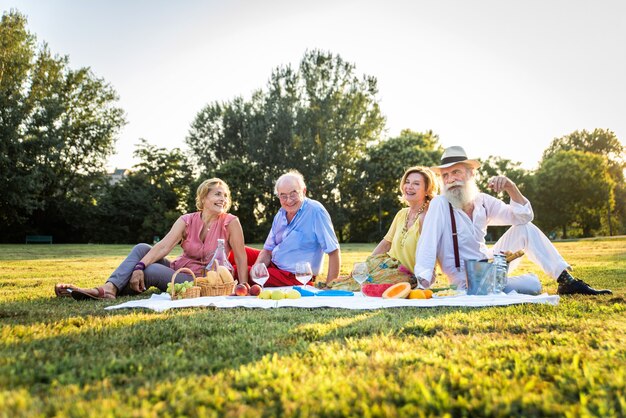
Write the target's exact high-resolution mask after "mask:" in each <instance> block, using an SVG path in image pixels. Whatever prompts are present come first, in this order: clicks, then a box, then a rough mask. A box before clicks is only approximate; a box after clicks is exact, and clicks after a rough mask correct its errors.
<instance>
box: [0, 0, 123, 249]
mask: <svg viewBox="0 0 626 418" xmlns="http://www.w3.org/2000/svg"><path fill="white" fill-rule="evenodd" d="M26 23H27V22H26V18H25V17H24V16H23V15H21V14H20V13H18V12H13V11H12V12H9V13H5V14H3V16H2V21H1V23H0V44H1V45H2V48H1V49H0V51H1V52H0V135H2V141H1V148H2V149H1V151H2V152H1V157H0V178H1V179H2V180H0V194H2V195H3V199H2V200H1V201H0V202H2V203H0V220H1V221H2V223H3V224H4V225H5V226H7V227H12V230H13V231H19V230H20V228H21V230H22V231H24V232H27V233H28V232H31V233H32V232H35V233H51V231H50V229H56V230H58V231H59V233H61V235H63V234H62V232H63V231H71V230H72V228H73V227H74V226H75V225H76V224H77V223H78V221H79V220H78V219H75V218H72V217H70V215H76V213H80V212H81V210H80V208H81V207H89V206H90V205H92V204H93V202H92V201H91V198H90V196H91V193H92V191H93V187H94V185H96V184H97V183H98V182H101V181H102V176H103V173H104V166H105V163H106V160H107V158H108V156H109V155H111V154H112V153H113V151H114V148H113V146H114V142H115V138H116V135H117V134H118V132H119V130H120V129H121V127H122V126H123V125H124V123H125V121H124V113H123V111H122V110H121V109H120V108H118V107H116V106H115V102H116V101H117V95H116V93H115V91H114V90H113V89H112V87H111V86H110V85H108V84H107V83H106V82H105V81H104V80H102V79H100V78H97V77H95V76H94V75H93V73H92V72H91V71H90V70H89V69H88V68H81V69H78V70H74V69H71V68H70V67H69V59H68V58H67V57H59V56H54V55H52V53H51V52H50V51H49V50H48V47H47V46H46V45H45V44H44V45H42V46H41V47H39V48H37V47H36V45H35V43H36V39H35V37H34V36H33V35H32V34H30V33H29V32H28V31H27V29H26ZM20 225H22V226H21V227H20ZM59 238H60V239H61V240H63V238H61V237H59ZM81 238H82V237H81Z"/></svg>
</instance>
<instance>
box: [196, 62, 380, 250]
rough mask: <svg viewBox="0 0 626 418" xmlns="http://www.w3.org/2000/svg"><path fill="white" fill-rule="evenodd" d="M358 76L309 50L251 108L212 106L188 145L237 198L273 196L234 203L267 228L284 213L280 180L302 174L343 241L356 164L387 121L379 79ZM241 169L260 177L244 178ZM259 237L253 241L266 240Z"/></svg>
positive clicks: (241, 103) (280, 71)
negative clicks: (276, 190) (276, 192)
mask: <svg viewBox="0 0 626 418" xmlns="http://www.w3.org/2000/svg"><path fill="white" fill-rule="evenodd" d="M355 72H356V71H355V67H354V65H353V64H351V63H348V62H346V61H344V60H343V59H342V58H341V57H339V56H336V55H333V54H331V53H326V52H322V51H308V52H306V53H305V55H304V57H303V59H302V61H301V62H300V64H299V66H298V67H297V68H292V67H291V66H290V65H287V66H283V67H278V68H276V69H275V70H274V71H273V72H272V75H271V77H270V79H269V82H268V84H267V87H266V89H265V90H259V91H257V92H255V93H254V94H253V96H252V98H251V99H250V101H245V100H243V99H242V98H236V99H234V100H233V101H232V102H227V103H211V104H209V105H207V106H206V107H205V108H204V109H202V111H201V112H199V114H198V115H197V117H196V119H195V121H194V122H193V124H192V128H191V130H190V133H189V136H188V138H187V144H188V145H189V147H190V148H191V149H192V151H193V153H194V154H195V155H196V156H201V158H198V159H197V161H198V163H199V164H200V165H201V166H202V168H203V172H204V174H205V175H207V176H208V175H211V174H213V173H217V172H219V173H221V174H222V176H223V177H225V178H224V180H225V181H226V182H227V183H229V185H230V186H231V188H232V189H233V192H234V194H235V195H236V196H237V198H238V199H243V198H244V195H243V194H241V195H240V194H239V192H237V191H236V190H237V189H242V190H250V189H257V188H258V189H262V190H265V191H266V192H264V193H260V194H258V195H257V196H252V195H251V194H248V195H246V196H247V197H246V199H248V200H247V201H246V202H243V201H239V200H237V201H235V204H236V206H238V207H242V208H243V207H245V208H249V209H250V208H251V209H252V213H254V214H255V217H256V216H258V219H256V221H257V223H258V224H260V225H263V226H268V225H269V222H270V221H271V218H272V217H273V214H274V212H275V210H276V209H277V208H278V202H276V199H275V197H274V196H273V195H272V193H271V191H272V190H273V183H274V181H275V180H276V178H277V177H278V176H279V175H280V174H282V173H283V172H285V171H286V170H289V169H297V170H299V171H300V172H301V173H302V174H303V175H304V177H305V180H306V182H307V186H308V187H307V188H308V190H309V192H310V195H311V196H313V197H314V198H316V199H318V200H320V201H321V202H322V203H323V204H324V205H325V206H326V208H327V209H328V211H329V212H330V214H331V216H332V218H333V222H334V224H335V227H336V228H337V230H338V231H339V232H340V234H341V231H343V230H345V229H346V227H347V224H348V223H349V214H348V212H347V210H348V208H349V206H350V202H349V201H348V200H347V198H346V196H344V194H345V190H344V189H343V185H344V184H346V183H347V182H349V181H350V179H352V178H354V176H355V173H356V171H355V164H354V162H355V161H358V160H359V159H361V158H363V156H364V155H365V151H366V145H367V144H368V143H372V142H374V141H375V140H376V139H378V137H379V135H380V133H381V132H382V129H383V126H384V122H385V119H384V117H383V116H382V114H381V112H380V109H379V107H378V102H377V98H376V95H377V93H378V89H377V84H376V79H375V78H374V77H371V76H362V77H359V76H357V75H356V74H355ZM235 161H236V163H235ZM242 164H244V165H246V166H247V168H248V169H249V170H250V172H251V173H252V174H255V175H258V176H259V177H258V178H249V177H248V178H247V179H243V178H242V177H243V176H241V170H242ZM231 170H232V178H231V175H230V174H231ZM242 179H243V180H244V181H243V182H242V183H239V181H241V180H242ZM253 231H254V232H253V234H254V235H253V238H254V239H262V236H259V235H256V230H253ZM266 233H267V229H265V230H264V232H263V235H265V234H266Z"/></svg>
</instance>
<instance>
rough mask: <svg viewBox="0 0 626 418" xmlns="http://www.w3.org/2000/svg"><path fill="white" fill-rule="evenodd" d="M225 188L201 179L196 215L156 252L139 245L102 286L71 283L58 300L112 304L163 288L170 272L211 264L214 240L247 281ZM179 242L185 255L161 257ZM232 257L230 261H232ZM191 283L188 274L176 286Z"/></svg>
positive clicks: (180, 223) (239, 233) (183, 220)
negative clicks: (111, 301) (108, 301)
mask: <svg viewBox="0 0 626 418" xmlns="http://www.w3.org/2000/svg"><path fill="white" fill-rule="evenodd" d="M230 203H231V200H230V190H229V188H228V185H227V184H226V183H225V182H223V181H222V180H220V179H218V178H213V179H209V180H205V181H204V182H203V183H202V184H201V185H200V186H199V187H198V190H197V192H196V207H197V208H198V212H194V213H188V214H186V215H182V216H181V217H180V218H178V220H177V221H176V222H175V223H174V225H173V226H172V229H171V230H170V232H168V234H167V235H166V236H165V237H164V238H163V239H162V240H161V241H159V242H158V243H157V244H156V245H155V246H154V247H152V246H150V245H148V244H137V245H136V246H135V247H134V248H133V249H132V251H131V253H130V254H129V255H128V257H126V259H125V260H124V261H123V262H122V264H120V265H119V267H118V268H117V269H115V271H114V272H113V273H112V274H111V276H110V277H109V279H108V280H107V282H106V283H105V284H104V285H103V286H100V287H96V288H93V289H83V288H79V287H76V286H74V285H71V284H62V283H61V284H57V285H56V286H55V288H54V290H55V293H56V295H57V296H59V297H62V296H71V297H72V298H74V299H77V300H83V299H115V298H116V297H117V295H129V294H131V295H133V294H138V293H141V292H143V291H145V290H146V289H148V288H150V287H152V286H154V287H157V288H159V289H160V290H162V291H165V290H166V289H167V285H168V283H169V282H170V281H171V279H172V275H173V274H174V271H176V270H178V269H179V268H181V267H187V268H189V269H190V270H191V271H193V272H194V274H196V276H198V275H202V270H203V268H204V267H205V266H206V265H207V264H208V263H209V261H211V258H212V256H213V253H214V252H215V249H216V248H217V240H218V239H223V240H224V243H225V249H226V254H228V253H229V252H231V251H232V255H231V259H232V258H234V261H235V264H236V265H237V266H242V268H238V269H236V271H237V276H238V279H239V282H240V283H247V282H248V268H247V266H248V262H247V258H246V251H245V245H244V237H243V229H242V228H241V223H240V222H239V219H238V218H237V217H236V216H234V215H231V214H229V213H228V209H229V208H230ZM178 243H180V246H181V247H182V249H183V254H182V255H181V256H180V257H178V258H176V259H175V260H174V261H169V260H168V259H166V258H165V257H166V256H167V255H168V254H169V253H170V252H171V251H172V249H173V248H174V247H175V246H176V245H177V244H178ZM232 256H234V257H232ZM188 280H193V278H192V277H191V275H187V274H182V273H180V274H178V275H177V276H176V282H184V281H188Z"/></svg>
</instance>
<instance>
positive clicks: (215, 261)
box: [206, 239, 233, 274]
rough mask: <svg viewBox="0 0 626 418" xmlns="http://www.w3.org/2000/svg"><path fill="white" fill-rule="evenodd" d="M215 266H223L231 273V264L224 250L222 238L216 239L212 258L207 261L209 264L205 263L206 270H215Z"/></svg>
mask: <svg viewBox="0 0 626 418" xmlns="http://www.w3.org/2000/svg"><path fill="white" fill-rule="evenodd" d="M217 266H224V267H226V268H227V269H228V271H230V274H233V265H232V264H230V261H228V257H227V256H226V250H225V249H224V240H223V239H218V240H217V248H216V249H215V253H214V254H213V258H211V261H209V264H207V265H206V271H210V270H217Z"/></svg>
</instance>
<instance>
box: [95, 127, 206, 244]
mask: <svg viewBox="0 0 626 418" xmlns="http://www.w3.org/2000/svg"><path fill="white" fill-rule="evenodd" d="M134 156H135V157H138V158H139V159H140V162H139V163H138V164H137V165H135V166H134V167H133V169H134V171H133V172H132V173H131V174H130V175H128V176H127V177H125V178H124V179H123V180H121V181H120V182H118V183H116V184H114V185H112V186H107V187H104V188H103V189H102V191H101V193H100V195H99V196H98V197H97V207H96V209H95V216H94V220H95V221H94V222H93V223H92V224H91V225H90V228H91V229H92V230H93V235H92V240H93V241H97V242H125V243H136V242H148V243H150V242H152V240H153V237H155V236H158V237H163V236H164V235H165V234H166V233H167V232H168V231H169V229H170V228H171V227H172V225H173V224H174V222H175V221H176V219H178V217H179V216H180V215H182V214H183V213H185V212H188V211H189V209H190V208H188V207H187V202H188V201H189V199H190V196H191V195H193V208H192V209H191V211H195V210H196V209H195V189H194V190H193V193H192V190H191V188H192V187H193V185H192V175H191V167H190V164H189V161H188V158H187V156H186V155H185V154H183V153H182V151H181V150H180V149H178V148H174V149H173V150H171V151H168V150H166V149H164V148H159V147H156V146H154V145H151V144H149V143H148V142H147V141H146V140H144V139H142V140H141V141H140V144H139V145H138V146H137V149H136V150H135V152H134Z"/></svg>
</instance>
